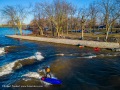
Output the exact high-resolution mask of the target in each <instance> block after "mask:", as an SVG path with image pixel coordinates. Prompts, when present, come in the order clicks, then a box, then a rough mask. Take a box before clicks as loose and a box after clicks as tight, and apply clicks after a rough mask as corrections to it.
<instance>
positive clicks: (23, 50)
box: [0, 28, 120, 90]
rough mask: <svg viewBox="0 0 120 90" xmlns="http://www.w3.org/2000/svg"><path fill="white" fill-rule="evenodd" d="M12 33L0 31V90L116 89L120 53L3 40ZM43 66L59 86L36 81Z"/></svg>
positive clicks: (119, 77)
mask: <svg viewBox="0 0 120 90" xmlns="http://www.w3.org/2000/svg"><path fill="white" fill-rule="evenodd" d="M14 33H15V31H14V30H13V29H12V28H0V52H1V54H0V90H24V89H26V90H27V89H29V90H120V52H111V51H108V50H105V49H102V50H101V51H99V52H96V51H94V50H93V49H92V48H79V47H78V46H71V45H62V44H54V43H45V42H35V41H27V40H19V39H11V38H7V37H5V35H11V34H14ZM24 33H25V34H29V33H30V31H29V30H27V31H24ZM36 52H40V53H41V55H39V58H40V59H39V60H38V59H36V56H35V53H36ZM45 66H50V67H51V74H52V76H53V77H54V78H57V79H60V80H61V81H62V85H59V86H54V85H50V84H47V83H43V82H42V81H41V80H40V74H39V73H37V71H38V69H40V70H43V67H45Z"/></svg>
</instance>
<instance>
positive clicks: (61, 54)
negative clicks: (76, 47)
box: [55, 53, 65, 56]
mask: <svg viewBox="0 0 120 90" xmlns="http://www.w3.org/2000/svg"><path fill="white" fill-rule="evenodd" d="M55 55H57V56H64V55H65V54H63V53H60V54H55Z"/></svg>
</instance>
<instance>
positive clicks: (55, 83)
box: [41, 77, 62, 85]
mask: <svg viewBox="0 0 120 90" xmlns="http://www.w3.org/2000/svg"><path fill="white" fill-rule="evenodd" d="M41 80H42V81H45V82H47V83H50V84H53V85H60V84H62V82H61V80H58V79H55V78H47V77H42V78H41Z"/></svg>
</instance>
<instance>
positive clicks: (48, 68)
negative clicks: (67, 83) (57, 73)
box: [45, 66, 51, 78]
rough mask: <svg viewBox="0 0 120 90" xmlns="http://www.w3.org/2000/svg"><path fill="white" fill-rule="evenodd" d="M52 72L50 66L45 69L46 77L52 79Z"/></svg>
mask: <svg viewBox="0 0 120 90" xmlns="http://www.w3.org/2000/svg"><path fill="white" fill-rule="evenodd" d="M50 72H51V70H50V66H47V67H46V68H45V77H48V75H49V77H50V78H51V73H50Z"/></svg>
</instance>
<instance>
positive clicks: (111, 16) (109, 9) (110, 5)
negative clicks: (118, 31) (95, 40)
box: [99, 0, 120, 41]
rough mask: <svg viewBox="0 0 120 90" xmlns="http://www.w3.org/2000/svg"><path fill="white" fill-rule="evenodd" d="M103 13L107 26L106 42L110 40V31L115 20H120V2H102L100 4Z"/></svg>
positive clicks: (111, 0) (107, 0)
mask: <svg viewBox="0 0 120 90" xmlns="http://www.w3.org/2000/svg"><path fill="white" fill-rule="evenodd" d="M99 5H100V8H101V13H102V14H103V17H104V23H105V25H106V38H105V39H106V41H107V39H108V35H109V31H110V28H111V26H112V24H113V23H114V21H115V20H117V19H118V18H120V1H119V0H102V1H100V3H99Z"/></svg>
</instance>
